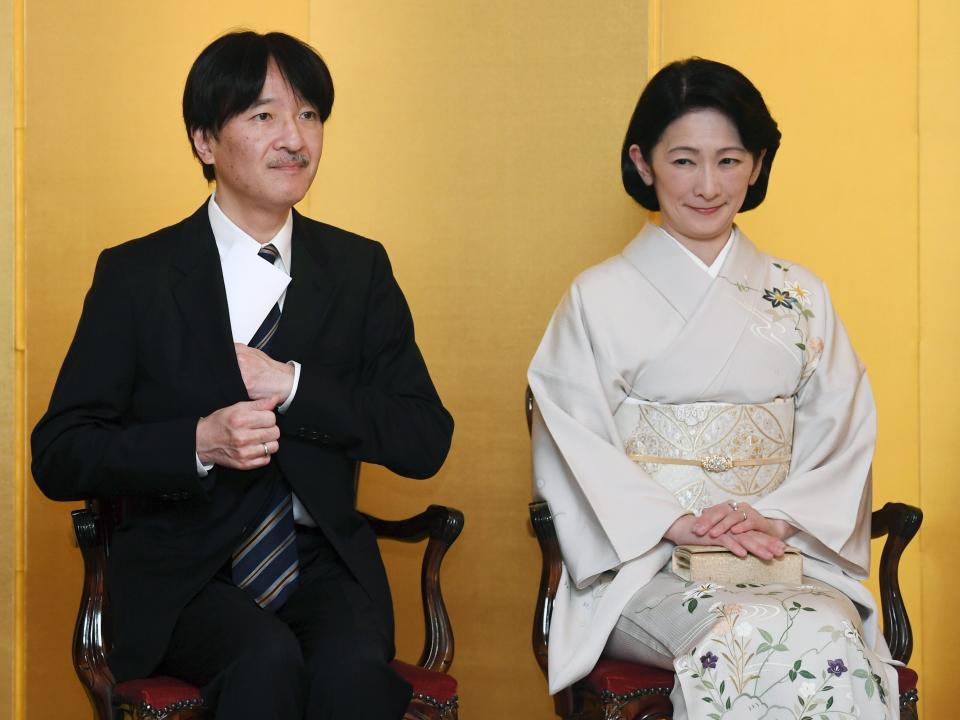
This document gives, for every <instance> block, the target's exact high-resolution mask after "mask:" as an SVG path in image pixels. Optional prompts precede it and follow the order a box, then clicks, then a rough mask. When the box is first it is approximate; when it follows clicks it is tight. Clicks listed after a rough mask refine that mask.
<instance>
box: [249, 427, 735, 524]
mask: <svg viewBox="0 0 960 720" xmlns="http://www.w3.org/2000/svg"><path fill="white" fill-rule="evenodd" d="M269 454H270V448H268V447H267V444H266V443H263V456H264V457H267V456H268V455H269ZM744 520H746V517H744Z"/></svg>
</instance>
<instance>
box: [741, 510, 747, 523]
mask: <svg viewBox="0 0 960 720" xmlns="http://www.w3.org/2000/svg"><path fill="white" fill-rule="evenodd" d="M740 513H741V514H742V515H743V521H744V522H746V521H747V511H746V510H741V511H740Z"/></svg>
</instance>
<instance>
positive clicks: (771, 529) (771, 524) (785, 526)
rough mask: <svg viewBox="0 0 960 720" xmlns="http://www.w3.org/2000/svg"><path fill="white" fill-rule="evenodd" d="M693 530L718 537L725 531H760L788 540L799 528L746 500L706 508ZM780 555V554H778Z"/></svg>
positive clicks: (737, 533) (699, 533)
mask: <svg viewBox="0 0 960 720" xmlns="http://www.w3.org/2000/svg"><path fill="white" fill-rule="evenodd" d="M693 531H694V532H695V533H696V534H697V535H701V536H707V537H710V538H713V539H716V538H718V537H720V536H721V535H723V534H724V533H732V534H734V535H740V534H742V533H746V532H750V531H759V532H762V533H764V534H766V535H770V536H772V537H774V538H777V539H779V540H786V539H787V538H788V537H790V536H791V535H794V534H795V533H796V532H797V529H796V528H795V527H794V526H793V525H791V524H790V523H788V522H787V521H786V520H773V519H771V518H767V517H764V516H763V515H761V514H760V513H759V512H757V511H756V510H755V509H754V508H753V506H752V505H750V504H749V503H745V502H725V503H720V504H719V505H714V506H712V507H708V508H707V509H706V510H704V511H703V512H702V513H701V514H700V517H699V518H698V520H697V522H696V523H694V527H693ZM778 557H779V556H778Z"/></svg>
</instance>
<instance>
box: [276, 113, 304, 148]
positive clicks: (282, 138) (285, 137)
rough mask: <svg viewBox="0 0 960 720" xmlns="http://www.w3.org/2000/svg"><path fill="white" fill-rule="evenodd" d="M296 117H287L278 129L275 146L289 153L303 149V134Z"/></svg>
mask: <svg viewBox="0 0 960 720" xmlns="http://www.w3.org/2000/svg"><path fill="white" fill-rule="evenodd" d="M298 120H299V118H298V117H292V118H290V117H288V118H286V119H285V120H284V121H283V123H282V124H281V125H280V127H279V132H278V133H277V139H276V143H275V144H276V146H277V147H278V148H284V149H286V150H290V151H293V152H295V151H297V150H300V149H301V148H302V147H303V132H302V130H301V128H300V123H299V122H298Z"/></svg>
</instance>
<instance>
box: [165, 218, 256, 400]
mask: <svg viewBox="0 0 960 720" xmlns="http://www.w3.org/2000/svg"><path fill="white" fill-rule="evenodd" d="M179 243H180V245H179V248H178V249H177V251H176V253H175V257H174V265H175V266H176V268H177V269H178V270H179V271H180V272H181V273H182V277H181V279H180V282H178V283H177V284H176V285H175V287H174V288H173V295H174V298H175V299H176V303H177V306H178V307H179V309H180V313H181V315H182V317H183V320H184V322H185V323H186V325H187V327H188V328H189V329H190V333H191V335H192V336H193V339H194V341H195V343H196V347H197V351H198V353H199V354H200V355H201V356H202V357H204V358H205V359H206V360H207V361H208V363H209V365H210V370H211V372H212V376H213V378H214V379H215V380H214V382H215V383H216V385H217V387H218V390H219V391H220V393H221V394H222V395H223V397H224V399H225V401H226V404H228V405H230V404H233V403H235V402H239V401H241V400H248V399H249V396H248V395H247V392H246V388H245V387H244V384H243V378H242V377H241V376H240V368H239V366H238V365H237V355H236V351H235V350H234V348H233V334H232V333H231V331H230V314H229V311H228V310H227V294H226V291H225V290H224V285H223V271H222V269H221V267H220V255H219V254H218V253H217V244H216V241H215V240H214V238H213V231H212V230H211V229H210V220H209V218H208V215H207V204H206V203H204V204H203V205H202V206H201V207H200V209H199V210H197V212H195V213H194V214H193V215H192V216H191V217H189V218H188V219H187V220H186V221H185V222H184V224H183V230H182V232H181V235H180V240H179Z"/></svg>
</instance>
